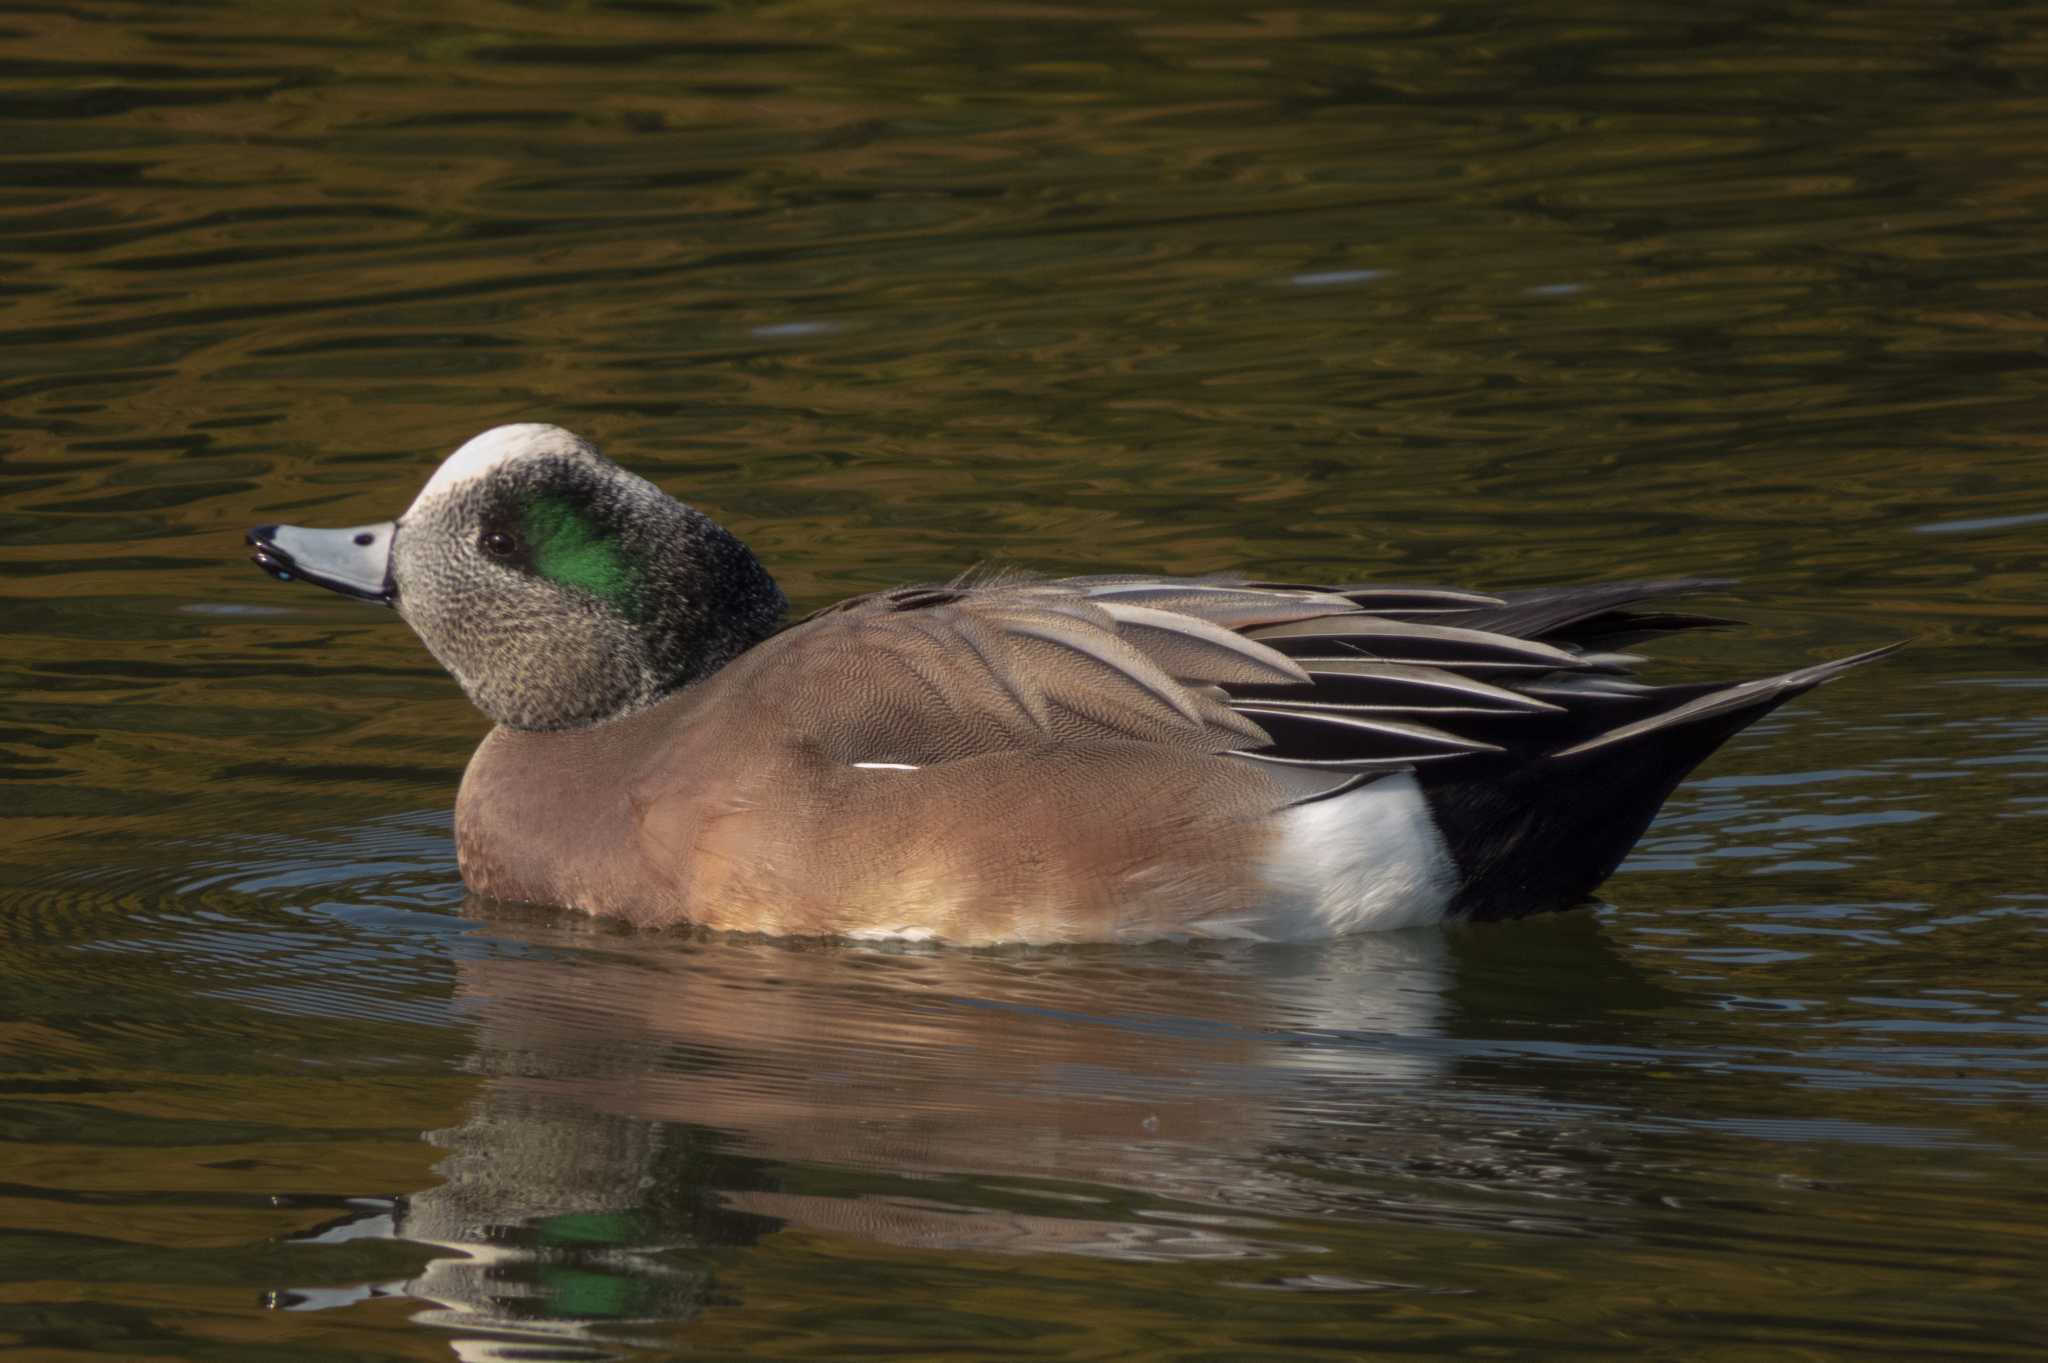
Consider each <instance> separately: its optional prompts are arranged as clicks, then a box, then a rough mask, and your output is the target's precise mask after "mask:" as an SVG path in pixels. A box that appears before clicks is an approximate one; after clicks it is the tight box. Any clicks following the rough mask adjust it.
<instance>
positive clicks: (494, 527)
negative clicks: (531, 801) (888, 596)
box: [248, 425, 786, 729]
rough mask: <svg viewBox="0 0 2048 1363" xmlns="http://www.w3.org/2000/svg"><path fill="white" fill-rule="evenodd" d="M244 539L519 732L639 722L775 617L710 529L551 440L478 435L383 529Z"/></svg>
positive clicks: (727, 541)
mask: <svg viewBox="0 0 2048 1363" xmlns="http://www.w3.org/2000/svg"><path fill="white" fill-rule="evenodd" d="M248 541H249V544H250V546H251V547H252V549H253V550H254V553H253V554H252V556H251V557H252V558H253V559H254V561H255V563H256V565H257V566H258V567H260V568H262V569H263V570H264V571H265V572H267V573H269V574H270V575H271V576H273V577H276V578H278V579H280V580H288V579H290V578H294V577H299V578H304V579H305V580H306V581H308V582H312V583H315V584H317V585H319V586H322V587H327V588H329V589H331V590H333V591H337V592H341V593H343V594H344V595H347V596H354V597H360V598H362V599H364V600H368V601H376V602H382V603H383V604H385V605H388V606H395V607H397V609H398V613H399V614H400V615H401V616H403V617H404V618H405V621H406V623H407V624H409V625H411V626H412V627H413V629H414V630H415V631H416V632H417V633H418V634H419V636H420V638H421V639H423V640H424V641H425V642H426V645H427V648H428V649H429V650H430V651H431V652H432V653H433V655H434V656H435V657H436V658H437V659H439V660H440V662H441V665H442V666H443V667H446V668H447V669H448V670H449V671H450V672H451V673H453V674H454V676H455V679H456V681H458V682H460V683H461V684H462V689H463V690H464V691H465V692H467V693H468V694H469V698H470V699H471V700H472V701H474V702H475V703H476V706H477V708H478V709H480V710H482V711H483V712H484V713H485V714H486V715H488V716H490V718H492V719H493V720H495V721H497V722H498V723H499V724H503V725H507V726H509V727H511V728H515V729H572V728H578V727H581V726H584V725H588V724H595V723H599V722H602V721H604V720H607V719H610V718H613V717H615V716H617V715H621V714H625V713H627V712H629V711H632V710H637V709H639V708H640V707H642V706H644V705H647V704H649V703H650V702H652V701H654V700H656V699H658V698H659V697H661V696H662V695H664V694H666V693H667V692H669V691H672V690H675V689H676V688H677V687H679V686H684V685H687V684H688V683H690V682H692V681H695V680H697V679H698V678H700V677H704V676H707V675H709V674H710V673H711V672H714V671H716V670H717V669H718V668H719V667H721V666H723V665H724V664H725V663H726V662H728V661H730V660H731V659H732V658H733V657H734V656H735V655H737V654H739V653H740V652H741V651H743V650H744V649H746V648H748V647H750V646H752V645H753V644H755V643H757V642H759V641H760V640H761V639H763V638H766V637H767V636H768V634H769V633H771V632H772V631H773V630H774V629H775V627H776V623H777V621H778V620H779V619H780V617H781V615H782V611H783V608H784V606H785V604H786V603H785V602H784V600H783V597H782V593H781V591H779V590H778V589H777V588H776V586H775V582H774V579H772V578H770V577H769V576H768V573H767V571H766V570H765V569H764V568H762V566H761V564H760V563H759V561H757V560H756V559H755V558H754V556H753V554H752V553H751V552H749V550H748V549H747V547H746V546H745V545H744V544H741V543H740V542H739V540H738V539H736V538H734V537H733V536H732V535H731V534H730V533H729V532H727V531H726V530H725V529H724V528H723V527H722V526H720V525H718V524H717V523H716V522H715V521H713V520H712V519H711V518H710V517H708V516H706V515H704V513H702V512H701V511H697V510H694V509H693V508H691V507H687V506H684V505H683V504H682V503H680V502H678V501H675V500H674V499H673V498H671V497H669V496H668V494H667V493H665V492H663V491H662V490H661V489H660V488H658V487H656V486H655V485H654V484H652V483H650V482H648V481H647V480H646V479H644V478H640V477H636V476H635V475H633V474H631V473H628V472H626V471H625V470H624V469H622V468H620V467H619V466H618V465H617V464H614V463H612V462H611V461H610V460H609V459H606V458H605V457H604V456H603V455H602V454H599V453H598V451H597V447H596V446H594V445H592V444H591V443H590V442H589V441H587V440H584V439H582V438H581V437H580V436H576V435H572V434H570V433H569V432H568V431H565V430H562V429H561V428H559V427H556V426H540V425H521V426H499V427H497V428H496V429H494V430H489V431H485V432H484V433H483V434H482V435H480V436H478V437H476V438H475V439H474V440H472V441H470V442H469V443H468V444H466V445H464V446H463V447H462V448H461V449H459V450H457V451H455V453H453V454H451V455H449V456H448V458H447V459H446V460H444V461H443V462H442V464H441V467H440V468H438V469H436V470H435V471H434V476H433V477H432V478H429V479H428V480H427V485H426V486H425V487H423V488H421V489H420V494H419V496H418V497H417V498H415V499H414V501H413V504H412V505H411V506H410V507H408V508H406V511H405V514H404V515H402V516H400V517H399V518H398V519H397V520H395V521H386V522H384V523H382V524H379V525H359V526H351V527H350V528H348V529H346V530H312V529H307V528H304V527H302V526H296V525H259V526H257V527H256V528H255V529H253V530H251V531H250V532H249V534H248Z"/></svg>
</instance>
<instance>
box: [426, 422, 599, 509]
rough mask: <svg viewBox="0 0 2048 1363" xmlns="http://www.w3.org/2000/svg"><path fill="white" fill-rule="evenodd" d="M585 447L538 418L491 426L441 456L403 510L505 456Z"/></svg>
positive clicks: (469, 479)
mask: <svg viewBox="0 0 2048 1363" xmlns="http://www.w3.org/2000/svg"><path fill="white" fill-rule="evenodd" d="M587 449H589V446H588V445H587V444H585V443H584V441H583V440H582V439H581V438H580V437H578V436H577V435H575V434H574V433H572V432H570V431H565V430H563V429H562V428H561V427H560V426H549V425H545V424H543V423H541V422H537V421H528V422H522V423H520V424H518V425H515V426H493V427H492V428H491V429H490V430H488V431H485V432H484V433H483V434H482V435H479V436H474V437H472V438H471V439H469V440H468V441H467V442H465V443H464V444H463V446H462V448H461V449H459V450H457V451H455V453H453V454H451V455H449V456H448V457H447V458H446V459H443V460H442V461H441V467H439V468H437V469H435V470H434V476H433V477H431V478H429V479H427V485H426V486H425V487H423V488H421V489H420V495H419V496H417V497H415V498H413V501H412V506H411V507H410V508H408V509H407V511H406V513H405V514H406V515H408V516H410V515H411V514H412V513H413V512H414V511H417V510H418V509H419V508H420V507H421V506H423V505H424V504H426V503H427V502H429V501H431V500H433V499H434V498H436V497H440V496H445V495H446V494H447V493H449V492H452V491H454V490H455V489H456V488H458V487H460V486H462V485H463V484H464V483H473V482H475V481H476V480H478V479H479V478H484V477H488V476H489V475H490V472H491V470H493V469H495V468H497V467H498V465H500V464H503V463H505V462H506V461H508V460H512V459H523V458H525V457H527V456H528V455H534V454H573V453H578V452H581V451H584V450H587Z"/></svg>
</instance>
